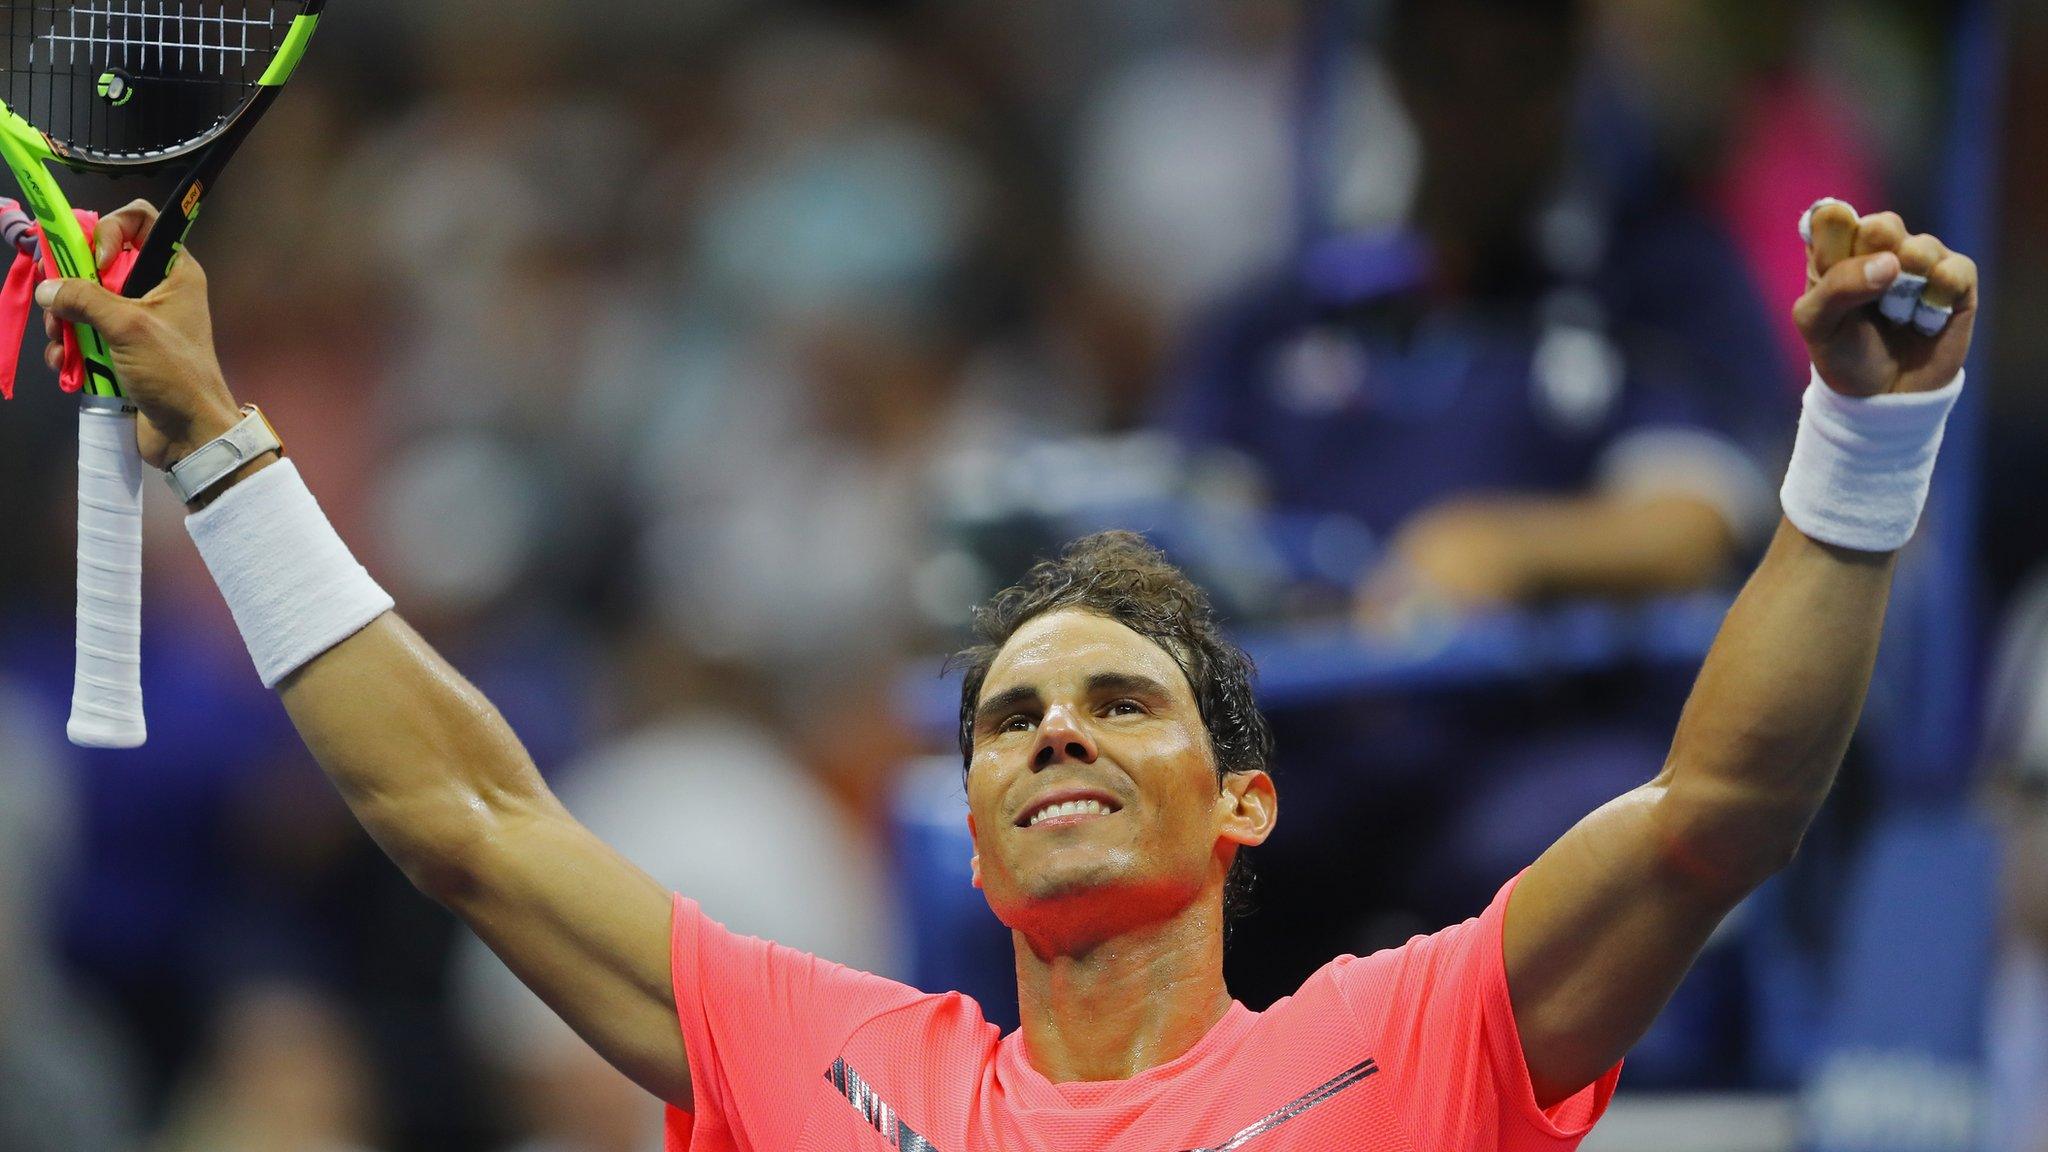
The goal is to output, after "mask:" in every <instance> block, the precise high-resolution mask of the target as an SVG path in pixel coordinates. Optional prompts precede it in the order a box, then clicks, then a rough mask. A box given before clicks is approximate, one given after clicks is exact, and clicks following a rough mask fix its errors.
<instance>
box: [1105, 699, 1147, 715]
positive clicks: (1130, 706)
mask: <svg viewBox="0 0 2048 1152" xmlns="http://www.w3.org/2000/svg"><path fill="white" fill-rule="evenodd" d="M1103 714H1104V715H1106V716H1143V715H1144V714H1145V706H1144V705H1143V704H1140V703H1138V702H1137V701H1136V700H1118V701H1115V702H1114V703H1112V704H1110V706H1109V707H1107V708H1105V709H1103Z"/></svg>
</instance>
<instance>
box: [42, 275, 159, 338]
mask: <svg viewBox="0 0 2048 1152" xmlns="http://www.w3.org/2000/svg"><path fill="white" fill-rule="evenodd" d="M36 303H38V304H40V305H42V306H43V307H44V308H45V309H46V310H48V311H49V312H50V313H51V314H52V315H54V316H56V317H57V318H58V319H59V320H63V321H65V322H67V323H71V324H90V325H92V326H93V327H94V328H97V329H99V333H100V335H102V336H104V337H106V338H107V339H108V340H111V341H115V342H119V341H120V340H122V339H124V338H126V337H127V336H128V335H129V334H130V333H132V332H133V331H134V330H135V324H136V323H137V320H138V312H137V309H138V308H139V307H140V305H138V304H136V303H135V302H134V301H132V300H123V299H122V298H121V297H119V296H116V295H114V294H113V293H112V292H109V291H107V290H106V289H105V288H102V287H100V286H99V285H98V284H95V283H93V282H92V281H90V280H45V281H43V282H42V283H41V284H40V285H38V286H37V287H36Z"/></svg>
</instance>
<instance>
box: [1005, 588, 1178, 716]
mask: <svg viewBox="0 0 2048 1152" xmlns="http://www.w3.org/2000/svg"><path fill="white" fill-rule="evenodd" d="M1104 672H1122V673H1131V674H1136V675H1142V676H1148V677H1150V678H1152V679H1154V680H1157V681H1159V682H1160V683H1161V684H1166V685H1169V686H1171V687H1172V688H1173V689H1174V692H1175V694H1176V695H1180V694H1183V693H1185V694H1186V696H1187V698H1188V700H1189V702H1190V703H1192V702H1193V700H1194V690H1193V689H1192V688H1191V687H1189V685H1188V678H1187V674H1186V673H1185V672H1184V671H1182V670H1181V666H1180V664H1179V663H1178V662H1177V661H1175V660H1174V658H1173V656H1172V655H1170V654H1169V653H1168V652H1167V651H1166V649H1164V648H1162V647H1160V646H1159V645H1158V644H1157V643H1156V642H1154V641H1152V640H1149V639H1147V638H1146V637H1144V636H1141V635H1139V634H1138V633H1136V632H1134V631H1132V630H1131V629H1130V628H1129V627H1128V626H1127V625H1124V624H1122V623H1119V622H1118V621H1115V620H1111V619H1110V618H1108V617H1107V616H1097V615H1096V614H1095V613H1093V612H1086V611H1083V610H1081V609H1078V608H1066V609H1061V610H1060V611H1057V612H1048V613H1046V614H1045V615H1043V616H1039V617H1036V618H1034V619H1032V620H1030V621H1027V622H1026V623H1025V624H1024V626H1023V627H1021V628H1019V629H1017V631H1016V632H1015V633H1014V634H1012V635H1011V637H1010V639H1009V642H1008V643H1006V644H1004V645H1003V648H1002V651H1000V652H998V653H996V658H995V660H994V662H992V663H991V664H990V665H989V669H988V678H987V679H986V680H984V681H983V682H982V686H981V694H982V695H983V696H989V695H992V694H994V693H997V692H1001V691H1003V690H1004V689H1007V688H1014V687H1017V686H1019V685H1028V686H1031V687H1035V688H1037V689H1039V690H1040V691H1041V692H1057V691H1059V690H1060V689H1061V688H1067V689H1070V690H1071V689H1077V688H1079V687H1080V686H1081V685H1082V684H1084V683H1085V682H1086V681H1087V680H1088V678H1089V677H1091V676H1094V675H1097V674H1099V673H1104Z"/></svg>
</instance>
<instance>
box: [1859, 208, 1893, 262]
mask: <svg viewBox="0 0 2048 1152" xmlns="http://www.w3.org/2000/svg"><path fill="white" fill-rule="evenodd" d="M1905 242H1906V222H1905V221H1904V220H1901V219H1900V218H1899V214H1898V213H1897V212H1872V213H1871V214H1870V215H1868V216H1865V217H1864V218H1863V219H1861V220H1859V221H1857V222H1856V243H1855V245H1854V246H1852V247H1851V248H1850V249H1849V255H1851V256H1869V255H1872V254H1874V253H1878V252H1896V251H1898V250H1899V245H1901V244H1904V243H1905Z"/></svg>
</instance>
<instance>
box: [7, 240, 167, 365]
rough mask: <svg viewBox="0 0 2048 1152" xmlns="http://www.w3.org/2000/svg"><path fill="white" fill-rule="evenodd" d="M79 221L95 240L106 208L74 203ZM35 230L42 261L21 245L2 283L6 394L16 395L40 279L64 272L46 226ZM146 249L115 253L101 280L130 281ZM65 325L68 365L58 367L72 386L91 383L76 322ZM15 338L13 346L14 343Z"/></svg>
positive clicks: (113, 286)
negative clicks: (17, 373)
mask: <svg viewBox="0 0 2048 1152" xmlns="http://www.w3.org/2000/svg"><path fill="white" fill-rule="evenodd" d="M73 211H74V213H75V214H76V215H77V217H78V223H79V225H80V226H81V227H83V228H84V229H85V242H86V243H87V244H91V243H92V238H93V233H94V231H95V230H97V229H98V228H99V225H100V214H99V213H97V212H87V211H85V210H83V209H74V210H73ZM29 234H30V235H32V236H34V237H35V238H36V250H37V251H38V252H40V253H42V257H43V258H42V260H41V261H40V262H38V261H37V260H35V259H34V258H33V257H31V256H29V255H28V254H27V253H26V252H20V251H17V252H16V253H15V256H14V265H13V266H12V267H11V268H9V269H8V270H7V283H6V285H5V286H4V287H0V397H4V398H6V399H8V400H12V399H14V374H15V370H16V369H17V368H18V367H19V366H20V363H21V349H22V345H23V344H24V343H25V342H26V341H27V340H28V321H29V314H30V312H31V311H32V310H33V308H32V306H33V305H34V303H35V294H36V285H38V284H41V283H42V282H43V281H45V280H57V279H61V278H62V277H63V273H62V272H60V271H58V269H57V257H56V256H55V254H53V253H52V252H51V250H50V245H49V244H48V242H46V241H45V240H44V238H43V226H42V225H41V224H34V225H31V226H30V228H29ZM139 255H141V253H139V252H137V251H136V250H135V249H134V248H132V247H131V248H124V249H122V250H121V254H120V255H119V256H117V257H115V259H114V266H113V267H112V268H109V269H107V270H106V271H104V272H101V273H100V283H101V284H104V285H106V287H107V289H108V290H109V291H113V292H119V291H120V290H121V285H123V284H125V283H127V282H128V273H129V272H130V271H132V270H133V269H134V267H135V258H136V257H137V256H139ZM63 328H64V370H63V371H62V372H60V373H58V376H57V383H58V384H59V385H60V386H62V387H63V389H64V390H65V391H66V392H76V391H78V390H79V389H80V388H83V387H84V386H85V356H84V355H83V354H82V353H80V352H79V350H78V333H77V332H76V331H74V330H73V328H72V326H71V325H69V324H66V325H64V326H63ZM10 337H11V339H12V347H11V348H10V347H9V345H8V341H9V338H10Z"/></svg>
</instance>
